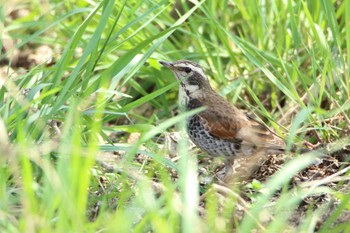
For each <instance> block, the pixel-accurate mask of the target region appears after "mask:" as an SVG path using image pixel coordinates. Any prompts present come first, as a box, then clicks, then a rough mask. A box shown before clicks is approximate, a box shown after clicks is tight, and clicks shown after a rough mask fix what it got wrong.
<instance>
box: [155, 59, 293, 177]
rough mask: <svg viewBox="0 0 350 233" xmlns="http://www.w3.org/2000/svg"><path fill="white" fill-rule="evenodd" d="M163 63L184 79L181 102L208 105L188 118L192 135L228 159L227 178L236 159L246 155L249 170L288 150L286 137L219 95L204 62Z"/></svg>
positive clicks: (211, 151)
mask: <svg viewBox="0 0 350 233" xmlns="http://www.w3.org/2000/svg"><path fill="white" fill-rule="evenodd" d="M160 64H162V65H163V66H165V67H167V68H169V69H170V70H171V71H172V72H173V73H174V74H175V76H176V78H177V79H178V80H179V81H180V89H179V95H180V102H182V103H181V104H184V105H185V106H186V108H187V110H191V109H195V108H198V107H201V106H205V107H206V108H205V110H204V111H202V112H200V113H198V114H195V115H194V116H191V117H190V118H189V119H187V129H188V134H189V137H190V139H191V140H192V141H193V143H194V144H195V145H196V146H198V147H199V148H201V149H202V150H204V151H206V152H207V153H208V154H209V155H211V156H214V157H216V156H223V157H225V158H226V162H225V169H226V174H225V179H226V177H229V176H230V175H232V173H233V170H232V164H233V160H234V159H236V158H242V157H243V158H246V159H247V160H246V161H249V162H250V163H251V164H250V165H248V164H247V169H246V170H249V169H252V168H253V167H254V166H255V165H258V161H257V160H261V158H263V157H266V155H269V154H280V153H282V152H284V150H285V147H286V144H285V142H284V140H283V139H282V138H280V137H279V136H277V135H276V134H275V133H273V132H272V131H271V130H269V129H268V128H267V127H265V126H264V125H263V124H261V123H260V122H258V121H256V120H254V119H252V118H251V117H249V116H247V115H246V114H245V113H244V112H242V111H241V110H239V109H237V108H236V107H235V106H233V105H231V104H230V103H229V102H228V101H226V100H225V99H224V98H223V97H222V96H220V95H219V94H217V93H216V92H215V91H214V90H213V89H212V87H211V86H210V83H209V80H208V77H207V76H206V74H205V72H204V71H203V69H202V67H201V66H200V65H198V64H197V63H195V62H192V61H188V60H180V61H176V62H165V61H160ZM181 99H182V100H181ZM247 175H248V176H249V174H247Z"/></svg>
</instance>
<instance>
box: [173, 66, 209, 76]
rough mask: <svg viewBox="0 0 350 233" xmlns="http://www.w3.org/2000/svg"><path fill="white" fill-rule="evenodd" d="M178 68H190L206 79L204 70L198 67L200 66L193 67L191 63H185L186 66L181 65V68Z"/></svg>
mask: <svg viewBox="0 0 350 233" xmlns="http://www.w3.org/2000/svg"><path fill="white" fill-rule="evenodd" d="M178 67H182V68H185V67H190V68H191V70H193V71H194V72H197V73H199V74H200V75H201V76H203V77H206V75H205V73H204V71H203V69H202V68H200V67H198V66H194V65H192V64H190V63H185V64H184V65H180V66H178Z"/></svg>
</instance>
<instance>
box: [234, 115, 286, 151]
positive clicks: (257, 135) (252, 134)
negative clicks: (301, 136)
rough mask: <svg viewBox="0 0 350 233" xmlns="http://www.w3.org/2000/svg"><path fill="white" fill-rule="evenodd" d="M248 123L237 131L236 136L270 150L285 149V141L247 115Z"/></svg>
mask: <svg viewBox="0 0 350 233" xmlns="http://www.w3.org/2000/svg"><path fill="white" fill-rule="evenodd" d="M247 119H248V124H247V125H246V126H245V127H243V128H242V130H240V131H239V132H238V133H237V137H238V138H240V139H241V140H243V141H246V142H248V143H252V144H254V145H257V146H259V147H265V148H270V149H272V150H283V149H285V142H284V140H283V139H282V138H280V137H279V136H278V135H277V134H275V133H274V132H272V131H271V130H270V129H269V128H267V127H266V126H264V125H263V124H262V123H260V122H258V121H257V120H255V119H253V118H251V117H249V116H247Z"/></svg>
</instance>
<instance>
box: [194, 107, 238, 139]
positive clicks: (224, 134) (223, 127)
mask: <svg viewBox="0 0 350 233" xmlns="http://www.w3.org/2000/svg"><path fill="white" fill-rule="evenodd" d="M198 115H199V117H200V118H201V119H202V120H203V122H205V126H206V128H207V130H208V131H209V133H210V134H211V135H213V136H215V137H218V138H222V139H226V140H234V141H236V133H237V132H238V131H239V129H240V128H241V124H240V122H239V121H234V120H232V118H231V117H229V116H227V114H225V113H223V112H220V111H215V110H210V109H208V110H206V111H204V112H201V113H199V114H198Z"/></svg>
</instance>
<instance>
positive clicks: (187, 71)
mask: <svg viewBox="0 0 350 233" xmlns="http://www.w3.org/2000/svg"><path fill="white" fill-rule="evenodd" d="M184 71H185V72H186V73H190V72H191V71H192V70H191V68H190V67H185V69H184Z"/></svg>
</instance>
